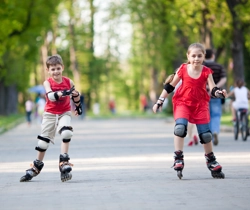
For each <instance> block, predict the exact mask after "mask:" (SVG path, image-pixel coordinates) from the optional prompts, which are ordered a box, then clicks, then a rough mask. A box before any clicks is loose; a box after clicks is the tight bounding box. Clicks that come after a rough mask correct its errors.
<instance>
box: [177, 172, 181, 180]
mask: <svg viewBox="0 0 250 210" xmlns="http://www.w3.org/2000/svg"><path fill="white" fill-rule="evenodd" d="M177 176H178V177H179V179H181V178H182V171H177Z"/></svg>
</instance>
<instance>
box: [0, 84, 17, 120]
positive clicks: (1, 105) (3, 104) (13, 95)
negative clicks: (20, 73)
mask: <svg viewBox="0 0 250 210" xmlns="http://www.w3.org/2000/svg"><path fill="white" fill-rule="evenodd" d="M17 104H18V92H17V89H16V86H15V85H10V86H5V85H4V84H3V82H1V81H0V115H5V116H7V115H10V114H16V113H17Z"/></svg>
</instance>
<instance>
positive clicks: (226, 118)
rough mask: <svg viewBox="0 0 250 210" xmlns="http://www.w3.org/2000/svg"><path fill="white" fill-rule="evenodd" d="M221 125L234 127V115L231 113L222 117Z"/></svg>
mask: <svg viewBox="0 0 250 210" xmlns="http://www.w3.org/2000/svg"><path fill="white" fill-rule="evenodd" d="M220 122H221V125H228V126H233V124H232V114H231V113H226V114H223V115H222V117H221V121H220Z"/></svg>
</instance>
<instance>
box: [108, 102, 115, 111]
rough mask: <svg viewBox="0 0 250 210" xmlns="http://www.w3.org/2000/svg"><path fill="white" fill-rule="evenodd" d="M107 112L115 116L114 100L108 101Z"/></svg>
mask: <svg viewBox="0 0 250 210" xmlns="http://www.w3.org/2000/svg"><path fill="white" fill-rule="evenodd" d="M109 110H110V112H111V113H112V114H115V100H114V99H111V100H110V101H109Z"/></svg>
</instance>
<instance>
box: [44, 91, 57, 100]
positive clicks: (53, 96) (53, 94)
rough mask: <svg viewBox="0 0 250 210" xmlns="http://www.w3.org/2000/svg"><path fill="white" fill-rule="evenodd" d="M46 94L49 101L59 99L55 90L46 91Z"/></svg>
mask: <svg viewBox="0 0 250 210" xmlns="http://www.w3.org/2000/svg"><path fill="white" fill-rule="evenodd" d="M47 96H48V99H49V100H50V101H58V99H59V96H58V94H57V92H52V91H51V92H48V93H47Z"/></svg>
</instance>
